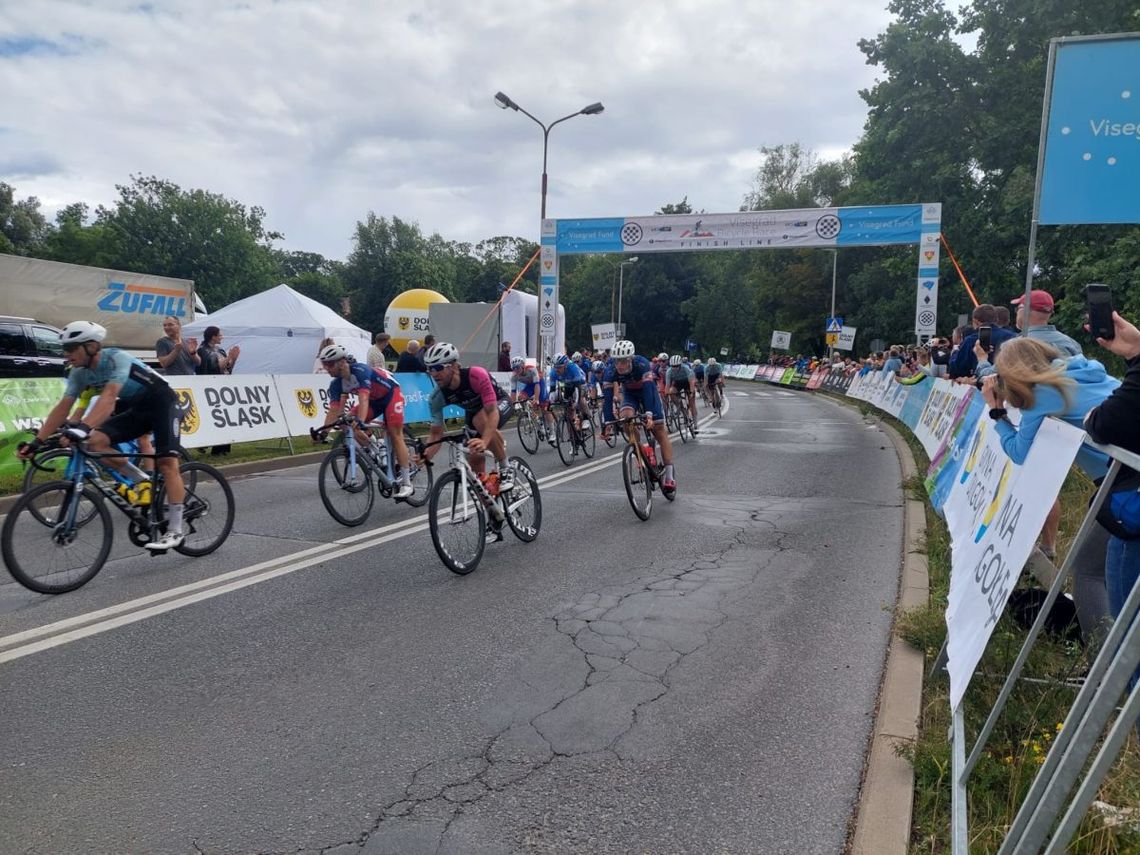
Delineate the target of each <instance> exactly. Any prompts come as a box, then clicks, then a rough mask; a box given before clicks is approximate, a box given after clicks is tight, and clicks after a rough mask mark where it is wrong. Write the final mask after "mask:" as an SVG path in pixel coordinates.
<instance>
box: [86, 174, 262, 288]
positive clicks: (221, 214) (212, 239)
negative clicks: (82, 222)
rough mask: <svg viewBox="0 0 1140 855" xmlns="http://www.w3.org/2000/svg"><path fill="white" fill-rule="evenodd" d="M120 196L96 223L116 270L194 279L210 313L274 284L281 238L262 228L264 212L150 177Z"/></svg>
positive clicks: (127, 187) (139, 178) (134, 181)
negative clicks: (276, 248)
mask: <svg viewBox="0 0 1140 855" xmlns="http://www.w3.org/2000/svg"><path fill="white" fill-rule="evenodd" d="M116 189H117V190H118V191H119V199H118V200H117V201H116V202H115V203H114V205H113V206H112V207H110V208H104V207H100V208H99V209H98V213H97V217H96V224H97V225H101V226H103V227H105V228H106V230H107V234H108V236H113V240H112V243H111V248H112V255H113V258H114V263H113V264H112V265H111V266H113V267H117V268H120V269H122V270H131V271H135V272H139V273H153V274H156V275H159V276H174V277H179V278H183V279H193V280H194V282H195V285H196V288H197V291H198V293H199V294H200V295H201V296H202V299H203V300H204V301H205V302H206V304H207V305H208V306H211V307H217V306H223V305H226V304H228V303H231V302H233V301H234V300H237V299H239V298H241V297H247V296H249V295H250V294H255V293H257V292H259V291H263V290H265V289H266V288H269V287H272V286H273V285H275V284H277V283H275V282H274V281H273V280H274V277H275V274H276V273H277V266H276V265H275V263H274V259H273V256H272V251H271V243H272V242H273V241H275V240H279V239H280V238H281V237H282V235H281V234H279V233H277V232H274V231H269V230H267V229H266V228H265V226H264V220H265V211H264V210H263V209H261V208H259V207H257V206H256V205H255V206H253V207H248V208H247V207H246V206H245V205H243V204H241V203H240V202H236V201H234V200H231V199H227V198H225V197H224V196H221V195H219V194H217V193H211V192H209V191H206V190H182V189H181V188H180V187H178V186H177V185H176V184H174V183H172V182H170V181H166V180H163V179H159V178H155V177H153V176H150V177H143V176H132V183H131V184H129V185H125V186H123V185H119V186H117V187H116Z"/></svg>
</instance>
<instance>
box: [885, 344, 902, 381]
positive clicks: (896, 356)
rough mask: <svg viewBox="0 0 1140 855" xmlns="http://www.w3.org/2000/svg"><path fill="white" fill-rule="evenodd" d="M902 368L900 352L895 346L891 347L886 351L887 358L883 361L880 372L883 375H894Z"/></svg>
mask: <svg viewBox="0 0 1140 855" xmlns="http://www.w3.org/2000/svg"><path fill="white" fill-rule="evenodd" d="M902 367H903V362H902V351H901V350H900V349H899V346H898V345H897V344H896V345H892V346H891V349H890V350H889V351H887V358H886V359H885V360H883V367H882V372H883V373H884V374H895V373H896V372H898V371H899V369H901V368H902Z"/></svg>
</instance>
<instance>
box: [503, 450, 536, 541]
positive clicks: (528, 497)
mask: <svg viewBox="0 0 1140 855" xmlns="http://www.w3.org/2000/svg"><path fill="white" fill-rule="evenodd" d="M510 466H511V470H512V471H513V472H514V476H515V486H514V487H512V488H511V490H510V492H507V493H501V494H500V495H501V496H502V497H503V502H504V504H505V505H506V511H507V525H509V526H510V527H511V531H513V532H514V533H515V537H517V538H518V539H519V540H521V541H522V542H523V543H530V542H531V541H532V540H534V539H535V538H536V537H538V531H539V529H540V528H542V496H541V495H540V494H539V492H538V478H536V477H535V474H534V470H533V469H531V468H530V464H528V463H527V462H526V461H525V460H523V459H522V458H521V457H512V458H511V459H510Z"/></svg>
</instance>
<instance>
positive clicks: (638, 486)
mask: <svg viewBox="0 0 1140 855" xmlns="http://www.w3.org/2000/svg"><path fill="white" fill-rule="evenodd" d="M621 477H622V480H623V481H624V482H625V494H626V495H627V496H629V504H630V507H632V508H633V512H634V513H635V514H637V517H638V519H642V520H647V519H649V514H650V513H652V511H653V484H652V483H651V482H650V480H649V477H650V476H649V470H648V468H647V466H646V463H645V461H643V460H642V459H641V455H640V454H638V453H637V450H636V449H635V448H634V447H633V446H632V445H627V446H626V447H625V451H623V452H622V458H621Z"/></svg>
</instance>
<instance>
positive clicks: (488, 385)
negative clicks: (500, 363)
mask: <svg viewBox="0 0 1140 855" xmlns="http://www.w3.org/2000/svg"><path fill="white" fill-rule="evenodd" d="M448 404H455V405H456V406H459V407H462V408H463V412H464V415H465V419H466V423H467V426H468V427H471V428H474V427H475V421H474V420H475V415H476V414H477V413H479V412H480V411H481V410H483V408H484V407H498V410H499V424H500V425H502V424H503V423H504V422H506V420H507V418H509V417H510V414H511V404H510V401H508V400H507V394H506V393H505V392H504V391H503V390H502V389H500V388H499V387H498V385H496V383H495V381H494V380H492V379H491V375H490V374H488V373H487V369H485V368H480V367H479V366H478V365H472V366H471V367H470V368H460V369H459V385H458V386H456V387H455V388H454V389H452V388H450V387H448V388H444V387H443V386H438V385H437V386H436V387H435V391H433V392H432V393H431V397H430V398H429V399H428V406H429V407H430V409H431V422H432V424H433V425H435V426H436V427H443V408H444V407H446V406H447V405H448Z"/></svg>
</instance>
